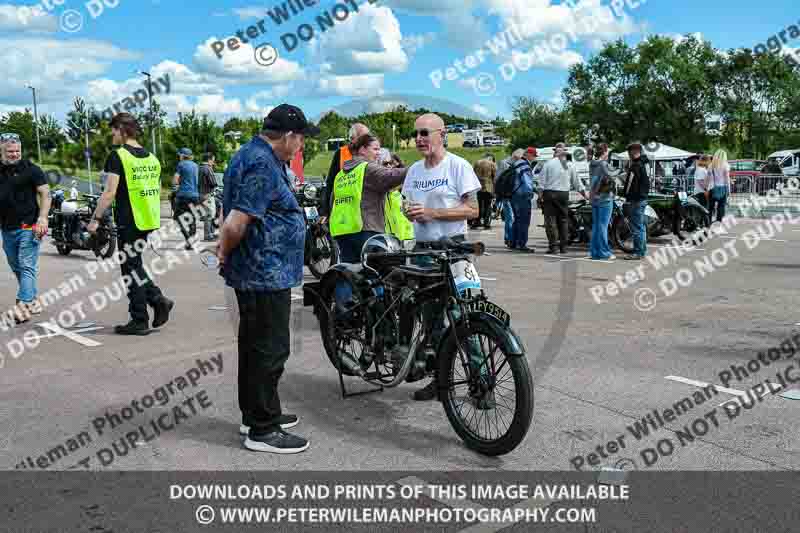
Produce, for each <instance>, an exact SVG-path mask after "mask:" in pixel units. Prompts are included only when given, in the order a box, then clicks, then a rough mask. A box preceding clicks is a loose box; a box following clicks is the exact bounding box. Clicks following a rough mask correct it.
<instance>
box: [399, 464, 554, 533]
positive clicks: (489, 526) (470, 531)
mask: <svg viewBox="0 0 800 533" xmlns="http://www.w3.org/2000/svg"><path fill="white" fill-rule="evenodd" d="M395 483H398V484H402V485H410V486H415V485H419V486H423V487H425V486H427V485H429V483H428V482H427V481H425V480H423V479H420V478H418V477H414V476H410V477H406V478H403V479H399V480H397V481H396V482H395ZM423 494H425V496H427V497H428V498H430V499H432V500H435V501H437V502H439V503H443V504H445V505H447V506H449V507H452V508H455V509H474V510H475V511H476V512H477V511H480V510H481V509H487V508H486V507H484V506H482V505H481V504H479V503H476V502H473V501H472V500H467V499H464V500H453V499H449V498H434V497H432V495H431V494H430V493H429V492H423ZM556 501H558V500H555V499H549V498H545V499H542V500H538V499H537V498H536V497H532V498H528V499H527V500H523V501H521V502H518V503H517V504H515V505H514V506H513V507H508V508H507V509H513V510H517V509H522V510H525V509H527V510H529V511H533V510H534V509H537V508H538V509H544V508H545V507H548V506H550V504H552V503H555V502H556ZM504 510H505V509H504ZM517 523H519V522H483V523H480V524H475V525H473V526H470V527H467V528H464V529H461V530H459V533H496V532H497V531H502V530H503V529H506V528H509V527H511V526H513V525H515V524H517Z"/></svg>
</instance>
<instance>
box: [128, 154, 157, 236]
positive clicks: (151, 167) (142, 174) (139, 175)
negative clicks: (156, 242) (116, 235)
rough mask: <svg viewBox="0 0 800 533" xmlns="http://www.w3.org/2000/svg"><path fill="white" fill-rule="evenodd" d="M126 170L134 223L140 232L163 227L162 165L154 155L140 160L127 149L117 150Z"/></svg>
mask: <svg viewBox="0 0 800 533" xmlns="http://www.w3.org/2000/svg"><path fill="white" fill-rule="evenodd" d="M117 153H118V154H119V158H120V160H121V161H122V168H124V169H125V183H126V184H127V186H128V198H129V199H130V201H131V210H132V211H133V221H134V222H135V223H136V228H137V229H139V231H148V230H154V229H158V228H159V227H161V163H159V162H158V159H157V158H156V156H154V155H153V154H150V155H148V156H147V157H144V158H139V157H136V156H134V155H133V154H131V153H130V152H129V151H128V150H126V149H125V147H121V148H119V149H118V150H117Z"/></svg>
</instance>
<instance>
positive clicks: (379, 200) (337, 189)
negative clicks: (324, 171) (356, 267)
mask: <svg viewBox="0 0 800 533" xmlns="http://www.w3.org/2000/svg"><path fill="white" fill-rule="evenodd" d="M352 147H353V151H352V152H353V159H350V160H349V161H346V162H345V164H344V167H343V168H342V170H341V171H340V172H339V174H338V175H337V176H336V178H335V180H334V183H333V190H332V191H331V217H330V229H331V236H333V238H334V240H335V241H336V244H337V246H338V247H339V260H340V261H341V262H343V263H359V262H361V248H362V247H363V246H364V243H365V242H366V241H367V240H368V239H369V238H370V237H372V236H373V235H377V234H379V233H385V232H386V216H385V208H386V195H387V193H389V191H391V190H392V189H394V188H396V187H398V186H399V185H402V183H403V181H404V180H405V177H406V172H407V170H408V169H406V168H394V169H392V168H385V167H383V166H381V165H379V164H378V163H377V160H378V155H379V154H380V150H381V143H380V141H379V140H378V138H377V137H375V136H374V135H370V134H367V135H362V136H361V137H359V138H358V139H356V141H355V143H353V145H352Z"/></svg>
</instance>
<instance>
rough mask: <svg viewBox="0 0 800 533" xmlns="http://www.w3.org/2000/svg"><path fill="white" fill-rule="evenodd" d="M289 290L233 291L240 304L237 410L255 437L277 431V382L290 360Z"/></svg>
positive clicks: (290, 310)
mask: <svg viewBox="0 0 800 533" xmlns="http://www.w3.org/2000/svg"><path fill="white" fill-rule="evenodd" d="M291 298H292V295H291V290H290V289H285V290H280V291H271V292H267V291H242V290H238V289H237V290H236V299H237V301H238V302H239V409H240V410H241V411H242V423H243V424H244V425H246V426H250V429H251V431H252V432H253V433H254V434H263V433H267V432H270V431H273V430H276V429H279V428H280V424H279V421H278V417H279V416H280V415H281V401H280V398H279V397H278V381H280V379H281V375H283V369H284V365H285V364H286V360H287V359H289V346H290V345H289V343H290V333H289V328H290V326H289V321H290V316H291V312H292V300H291Z"/></svg>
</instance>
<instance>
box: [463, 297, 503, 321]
mask: <svg viewBox="0 0 800 533" xmlns="http://www.w3.org/2000/svg"><path fill="white" fill-rule="evenodd" d="M467 310H468V311H470V312H473V311H481V312H484V313H487V314H489V315H492V316H493V317H495V318H497V319H498V320H499V321H500V322H502V323H503V324H505V325H509V324H510V323H511V315H509V314H508V313H506V312H505V311H504V310H503V309H502V308H501V307H500V306H499V305H497V304H493V303H492V302H490V301H488V300H473V301H471V302H470V303H469V304H467Z"/></svg>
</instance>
